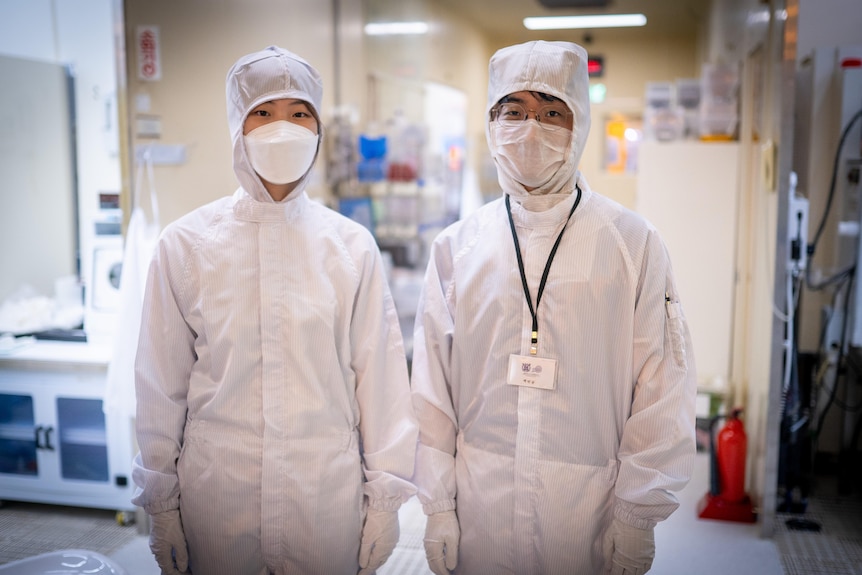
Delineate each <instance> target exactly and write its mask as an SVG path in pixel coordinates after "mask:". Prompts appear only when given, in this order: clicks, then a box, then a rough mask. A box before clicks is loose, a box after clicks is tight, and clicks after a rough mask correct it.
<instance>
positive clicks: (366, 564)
mask: <svg viewBox="0 0 862 575" xmlns="http://www.w3.org/2000/svg"><path fill="white" fill-rule="evenodd" d="M398 536H399V529H398V512H397V511H378V510H376V509H369V510H368V513H367V514H366V515H365V525H364V526H363V527H362V541H361V542H360V544H359V566H360V567H361V568H362V569H361V570H360V571H359V575H371V574H372V573H374V572H375V571H377V569H378V568H379V567H380V566H381V565H383V564H384V563H386V560H387V559H389V556H390V555H392V551H393V550H394V549H395V546H396V545H397V544H398Z"/></svg>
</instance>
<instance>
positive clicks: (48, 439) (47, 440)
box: [45, 427, 54, 451]
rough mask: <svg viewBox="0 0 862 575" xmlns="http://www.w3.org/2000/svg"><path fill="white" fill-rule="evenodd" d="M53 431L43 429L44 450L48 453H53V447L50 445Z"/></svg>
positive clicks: (49, 428) (51, 428)
mask: <svg viewBox="0 0 862 575" xmlns="http://www.w3.org/2000/svg"><path fill="white" fill-rule="evenodd" d="M53 431H54V428H53V427H46V428H45V449H47V450H49V451H54V446H53V445H51V433H52V432H53Z"/></svg>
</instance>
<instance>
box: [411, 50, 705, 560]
mask: <svg viewBox="0 0 862 575" xmlns="http://www.w3.org/2000/svg"><path fill="white" fill-rule="evenodd" d="M529 46H530V47H531V48H532V49H533V50H534V51H536V50H538V51H541V49H542V48H543V47H544V46H546V45H545V44H544V43H531V44H530V45H529ZM554 54H556V52H554V51H553V50H552V54H551V55H542V56H541V57H540V58H539V59H538V61H539V63H540V64H543V65H547V63H548V62H549V58H553V57H554ZM516 55H517V54H516ZM517 56H519V57H520V56H523V54H521V55H517ZM580 57H581V56H579V58H580ZM582 57H583V59H584V62H583V66H584V68H585V66H586V55H585V54H583V56H582ZM498 64H500V63H499V62H498ZM503 64H505V62H503ZM501 65H502V64H501ZM577 65H578V66H580V65H581V64H580V63H578V64H577ZM494 66H495V63H494V61H493V60H492V67H491V78H492V89H491V104H489V107H490V105H493V103H494V102H496V101H497V100H498V99H499V98H500V97H502V96H504V95H506V94H509V93H512V92H515V91H518V89H537V90H540V91H543V92H548V91H549V90H553V89H554V87H558V86H560V85H563V84H564V82H562V81H561V82H556V83H555V82H554V80H555V78H553V77H552V78H550V79H547V80H546V81H545V82H544V84H542V85H541V88H540V87H533V86H530V85H529V83H528V84H524V83H521V84H512V83H509V84H507V83H506V81H505V78H504V80H499V77H500V75H501V74H502V75H503V76H504V77H505V73H504V72H505V70H503V72H501V71H500V70H499V69H497V70H496V71H495V67H494ZM574 67H575V66H574V65H570V66H561V69H563V70H564V74H566V73H570V72H565V70H571V69H573V68H574ZM525 68H527V69H526V72H527V73H523V74H520V75H519V78H523V77H527V78H529V77H530V72H534V70H533V69H530V68H529V64H528V63H527V64H525V63H524V62H523V61H522V62H520V63H519V66H518V70H521V71H523V70H524V69H525ZM495 79H496V80H499V86H501V87H497V84H495ZM584 80H586V77H584ZM518 81H520V80H518ZM585 85H586V82H585ZM495 87H497V91H496V92H495ZM513 87H514V88H515V89H513ZM584 92H585V89H584ZM553 95H556V96H558V97H565V99H566V102H567V103H568V104H569V107H570V108H571V109H574V110H579V109H580V110H583V107H584V106H588V103H586V100H582V101H579V102H577V103H575V101H574V98H573V97H572V96H571V93H570V92H568V93H567V92H566V91H565V90H564V89H558V90H557V93H554V94H553ZM583 97H584V98H585V97H586V94H585V93H584V94H583ZM575 121H576V126H577V122H578V119H576V120H575ZM585 137H586V134H585V133H584V130H581V131H580V132H579V130H578V129H577V128H576V130H575V136H574V138H575V139H576V140H577V139H578V138H581V139H583V138H585ZM490 140H491V138H489V141H490ZM581 145H582V141H581ZM492 153H493V143H492ZM579 154H580V152H579V151H576V152H573V156H577V155H579ZM571 161H572V158H570V162H571ZM572 172H574V169H573V168H570V172H569V173H570V174H572ZM576 178H577V182H578V186H579V188H580V190H581V199H580V204H579V206H578V208H577V209H576V211H575V212H574V215H573V216H572V217H571V220H570V221H568V223H566V218H567V217H568V215H569V212H570V210H571V208H572V205H573V203H574V202H575V200H576V197H577V193H571V191H572V190H573V189H574V184H575V181H576ZM500 180H501V184H502V185H503V186H504V188H505V187H508V186H511V182H506V181H505V180H506V178H505V174H501V177H500ZM561 190H562V191H561V193H559V194H557V196H558V197H557V198H556V201H555V202H550V203H549V204H547V206H550V207H547V209H544V210H543V211H528V210H527V209H525V207H524V205H522V203H521V202H519V201H517V198H515V199H513V201H512V202H511V204H512V217H513V220H514V224H515V227H516V230H517V234H518V239H519V242H520V248H521V253H522V254H523V258H524V266H525V274H526V278H527V282H528V284H529V287H530V294H531V298H532V301H533V304H534V305H535V301H536V291H537V289H538V285H539V282H540V278H541V276H542V272H543V270H544V267H545V264H546V262H547V258H548V255H549V253H550V251H551V247H552V245H553V244H554V242H555V241H556V239H557V236H558V235H559V233H560V231H561V230H562V228H563V226H564V225H565V226H566V231H565V234H564V235H563V237H562V241H561V243H560V245H559V248H558V250H557V252H556V257H555V259H554V260H553V264H552V266H551V268H550V273H549V276H548V279H547V285H546V287H545V291H544V293H543V295H542V299H541V303H540V305H539V306H538V354H537V355H538V356H539V357H543V358H551V359H555V360H556V361H557V369H556V382H555V388H554V389H553V390H544V389H536V388H527V387H521V386H515V385H509V384H507V368H508V362H509V356H510V354H517V355H524V356H527V355H529V348H530V339H531V338H530V336H531V324H532V316H531V313H530V309H529V306H528V304H527V301H526V298H525V295H524V290H523V287H522V282H521V276H520V273H519V270H518V263H517V259H516V255H515V247H514V242H513V238H512V233H511V230H510V226H509V221H508V216H507V213H506V206H505V203H504V200H503V199H502V198H500V199H498V200H495V201H492V202H490V203H489V204H486V205H485V206H483V207H481V208H480V209H478V210H477V211H476V212H474V213H473V214H472V215H470V216H469V217H467V218H466V219H465V220H462V221H459V222H456V223H455V224H452V225H451V226H450V227H449V228H447V229H446V230H444V231H443V232H442V233H441V234H440V235H439V236H438V238H437V239H436V240H435V242H434V244H433V246H432V250H431V256H430V262H429V265H428V269H427V272H426V278H425V283H424V287H423V292H422V296H421V298H420V303H419V307H418V312H417V321H416V326H415V334H414V343H415V347H414V360H413V374H412V384H411V385H412V389H413V396H414V397H413V401H414V407H415V408H416V414H417V417H418V418H419V425H420V445H419V447H418V450H417V463H416V475H415V476H414V477H415V482H416V484H417V487H418V489H419V498H420V501H421V502H422V504H423V508H424V510H425V512H426V513H428V514H431V513H436V512H440V511H444V510H450V509H456V511H457V515H458V520H459V523H460V528H461V538H460V546H459V552H458V566H457V569H456V571H455V572H456V573H463V574H468V575H482V574H487V575H502V574H517V575H530V574H536V575H539V574H541V575H551V574H560V575H563V574H565V575H573V574H577V575H598V574H601V573H603V572H604V570H605V569H606V568H608V567H609V561H610V557H604V556H603V549H602V540H603V536H604V533H605V531H606V530H607V528H608V527H609V525H610V523H611V521H612V519H613V517H614V516H616V517H618V518H620V519H621V520H622V521H624V522H626V523H628V524H630V525H633V526H635V527H639V528H651V527H653V526H654V525H655V524H656V522H658V521H660V520H663V519H665V518H667V517H668V516H669V515H670V513H671V512H673V510H674V509H676V507H677V506H678V502H677V500H676V498H675V496H674V495H673V494H672V493H671V492H672V491H676V490H679V489H681V488H682V487H683V486H684V485H685V484H686V482H687V481H688V479H689V478H690V475H691V469H692V464H693V459H694V455H695V443H694V400H695V394H696V383H695V378H694V364H693V357H692V355H691V346H690V342H689V334H688V328H687V326H686V323H685V320H684V317H683V314H682V309H681V305H680V303H679V301H678V296H677V290H676V287H675V285H674V280H673V274H672V270H671V264H670V261H669V259H668V254H667V251H666V249H665V246H664V245H663V243H662V241H661V239H660V238H659V236H658V234H657V233H656V230H655V229H654V228H653V227H652V226H651V225H649V224H648V223H647V222H646V221H645V220H644V219H643V218H642V217H640V216H638V215H637V214H635V213H633V212H631V211H629V210H627V209H625V208H623V207H622V206H620V205H618V204H617V203H615V202H613V201H611V200H609V199H607V198H605V197H603V196H600V195H598V194H596V193H593V192H592V191H591V190H590V188H589V186H588V184H587V182H586V181H585V180H584V179H583V178H582V177H579V176H578V175H573V176H572V175H570V180H569V184H568V186H566V185H565V184H562V188H561ZM521 193H522V195H523V190H522V191H521ZM529 199H531V198H527V199H526V200H524V202H526V201H527V200H529Z"/></svg>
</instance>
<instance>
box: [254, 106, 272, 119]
mask: <svg viewBox="0 0 862 575" xmlns="http://www.w3.org/2000/svg"><path fill="white" fill-rule="evenodd" d="M270 115H271V114H270V113H269V112H268V111H267V110H264V109H263V108H255V109H254V110H252V111H251V113H250V114H249V116H257V117H259V118H268V117H269V116H270Z"/></svg>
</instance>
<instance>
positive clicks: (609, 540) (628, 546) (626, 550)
mask: <svg viewBox="0 0 862 575" xmlns="http://www.w3.org/2000/svg"><path fill="white" fill-rule="evenodd" d="M604 551H605V557H606V558H608V557H609V558H610V559H611V565H610V569H609V570H607V573H610V574H611V575H644V574H645V573H646V572H647V571H649V570H650V567H652V560H653V558H654V557H655V538H654V536H653V530H652V529H638V528H637V527H632V526H631V525H628V524H626V523H623V522H622V521H620V520H619V519H616V518H614V521H613V523H612V524H611V527H610V529H608V532H607V533H606V534H605V540H604Z"/></svg>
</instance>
